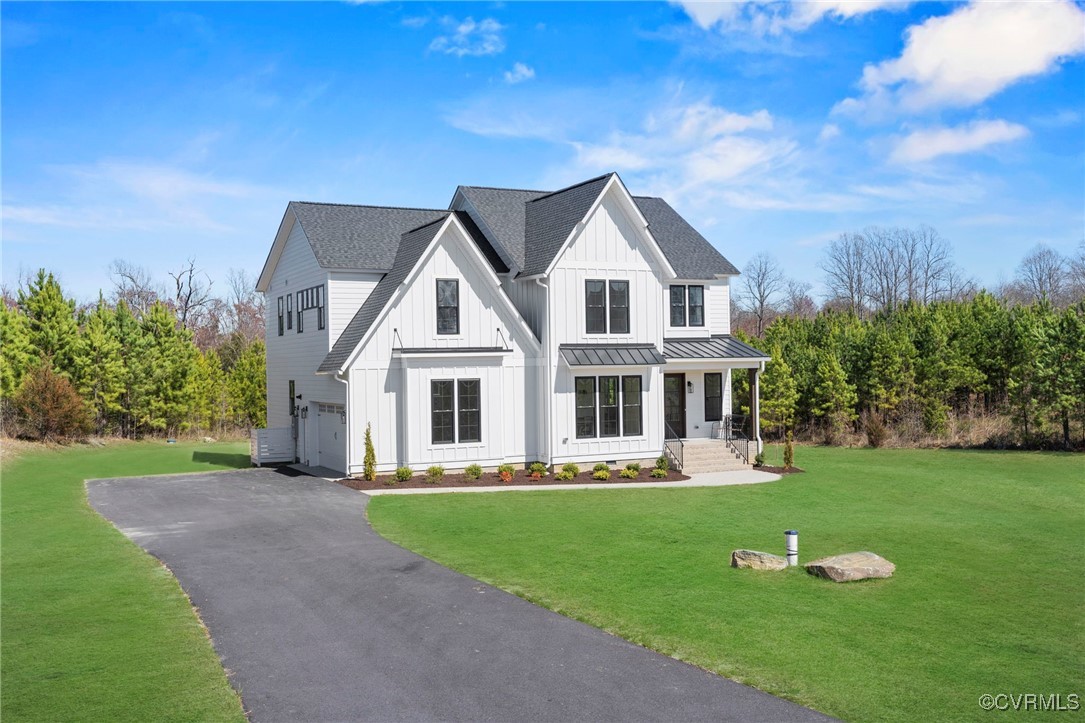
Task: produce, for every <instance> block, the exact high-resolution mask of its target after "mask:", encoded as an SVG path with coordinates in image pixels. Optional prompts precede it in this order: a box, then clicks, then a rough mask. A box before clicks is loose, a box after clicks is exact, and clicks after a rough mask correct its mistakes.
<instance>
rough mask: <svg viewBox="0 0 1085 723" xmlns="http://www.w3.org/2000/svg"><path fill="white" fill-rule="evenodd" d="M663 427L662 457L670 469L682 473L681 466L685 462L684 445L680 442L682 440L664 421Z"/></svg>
mask: <svg viewBox="0 0 1085 723" xmlns="http://www.w3.org/2000/svg"><path fill="white" fill-rule="evenodd" d="M663 426H664V427H665V430H664V438H663V456H664V457H666V458H667V461H669V462H670V464H671V467H673V468H674V469H675V471H676V472H681V471H682V464H683V463H684V461H685V455H686V445H685V442H683V441H682V438H681V437H679V436H678V434H677V433H676V432H675V431H674V430H673V429H672V428H671V425H670V423H669V422H666V421H664V422H663Z"/></svg>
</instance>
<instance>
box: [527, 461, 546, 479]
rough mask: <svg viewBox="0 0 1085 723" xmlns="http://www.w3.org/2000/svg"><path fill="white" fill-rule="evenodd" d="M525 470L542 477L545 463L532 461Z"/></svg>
mask: <svg viewBox="0 0 1085 723" xmlns="http://www.w3.org/2000/svg"><path fill="white" fill-rule="evenodd" d="M527 471H528V472H530V473H531V474H533V475H536V474H537V475H539V476H540V477H543V476H545V475H546V471H547V470H546V465H545V464H543V463H542V462H532V463H531V466H530V467H528V468H527Z"/></svg>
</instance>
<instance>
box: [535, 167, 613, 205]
mask: <svg viewBox="0 0 1085 723" xmlns="http://www.w3.org/2000/svg"><path fill="white" fill-rule="evenodd" d="M617 175H618V174H617V173H615V172H614V171H611V172H609V173H604V174H603V175H601V176H596V177H595V178H589V179H588V180H586V181H580V182H579V183H574V184H573V185H571V186H566V187H565V188H559V189H558V190H556V191H551V192H550V193H544V194H543V195H541V196H538V197H537V198H533V199H531V200H530V201H527V203H535V202H536V201H543V200H545V199H547V198H550V197H551V196H557V195H558V194H560V193H566V192H567V191H572V190H575V189H577V188H580V187H581V186H587V185H589V184H591V183H596V182H597V181H602V180H604V179H606V180H608V181H609V180H610V177H611V176H617Z"/></svg>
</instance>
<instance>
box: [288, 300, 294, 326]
mask: <svg viewBox="0 0 1085 723" xmlns="http://www.w3.org/2000/svg"><path fill="white" fill-rule="evenodd" d="M286 328H287V329H293V328H294V295H293V294H287V295H286Z"/></svg>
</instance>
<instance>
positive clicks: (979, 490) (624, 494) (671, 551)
mask: <svg viewBox="0 0 1085 723" xmlns="http://www.w3.org/2000/svg"><path fill="white" fill-rule="evenodd" d="M796 458H797V464H799V465H800V466H802V467H804V468H806V469H808V470H809V471H808V472H807V473H806V474H803V475H795V476H792V477H788V478H785V479H784V480H782V481H779V482H774V483H771V484H765V485H752V486H744V487H726V488H706V489H691V490H682V489H676V490H647V489H645V490H604V491H587V490H585V491H574V492H553V491H552V492H522V493H516V492H504V493H496V494H461V495H412V496H383V497H376V498H374V500H373V501H372V502H371V503H370V505H369V518H370V520H371V522H372V523H373V525H374V526H375V527H376V528H377V530H378V531H380V532H381V533H382V534H383V535H385V536H386V537H388V538H390V539H392V540H394V541H396V542H398V543H400V544H402V545H404V546H406V547H409V548H410V549H412V550H416V551H418V552H420V553H421V554H423V555H426V556H427V557H430V558H432V559H434V560H437V561H438V562H441V563H443V564H445V565H448V566H449V567H452V568H454V569H456V570H460V571H462V572H464V573H466V574H468V575H471V576H473V577H476V578H479V579H481V580H484V581H486V582H490V583H493V584H495V585H497V586H499V587H502V588H504V589H506V590H509V591H511V592H514V593H516V594H517V595H520V596H522V597H524V598H527V599H528V600H532V601H534V602H537V603H540V604H542V605H545V606H547V607H549V608H551V609H554V610H557V611H559V612H561V613H563V614H565V615H568V616H571V617H574V618H577V619H580V620H583V621H585V622H588V623H590V624H592V625H596V626H598V627H601V628H604V629H606V630H609V631H611V632H613V633H615V634H617V635H620V636H622V637H624V638H627V639H628V640H632V641H634V642H637V643H640V644H643V645H646V646H648V647H650V648H654V649H656V650H659V651H662V652H664V653H666V654H668V655H672V656H675V657H677V658H680V659H682V660H686V661H689V662H691V663H694V664H696V665H699V666H702V667H704V668H707V669H710V670H713V671H716V672H718V673H721V674H723V675H725V676H727V677H730V678H734V679H736V680H740V681H742V682H745V683H749V684H752V685H755V686H757V687H759V688H761V689H763V690H766V691H769V692H771V693H775V694H777V695H781V696H784V697H786V698H790V699H792V700H795V701H798V702H800V703H803V704H806V705H809V706H812V707H814V708H817V709H818V710H822V711H824V712H826V713H830V714H832V715H835V716H839V717H842V718H845V719H851V720H864V721H866V720H961V719H976V720H990V719H992V718H1002V717H1007V716H1008V715H1012V711H1011V713H1009V714H999V713H997V712H993V713H988V712H985V711H983V710H982V709H981V708H980V707H979V705H978V699H979V697H980V695H982V694H984V693H990V694H992V695H997V694H1000V693H1006V694H1020V693H1036V694H1050V693H1058V694H1062V696H1063V702H1064V704H1065V703H1066V696H1067V695H1068V694H1071V693H1076V694H1079V695H1081V696H1082V698H1083V699H1085V534H1083V533H1085V457H1082V456H1081V455H1077V456H1070V455H1059V454H1042V453H1019V452H1013V453H999V452H971V451H948V450H945V451H930V450H869V449H862V450H860V449H856V450H840V449H825V448H799V449H798V450H797V454H796ZM789 527H796V528H798V529H799V530H800V557H801V559H802V560H803V561H807V560H811V559H814V558H815V557H819V556H823V555H829V554H835V553H841V552H847V551H853V550H873V551H875V552H877V553H879V554H881V555H883V556H884V557H886V558H888V559H889V560H891V561H893V562H895V563H896V565H897V572H896V575H895V577H893V578H892V579H889V580H879V581H869V582H861V583H851V584H844V585H839V584H835V583H831V582H828V581H824V580H820V579H816V578H813V577H811V576H809V575H807V574H805V573H804V572H803V571H802V569H801V568H799V569H792V570H788V571H785V572H758V571H752V570H735V569H732V568H730V567H729V566H728V563H729V553H730V551H731V550H732V549H734V548H738V547H748V548H754V549H760V550H768V551H775V552H777V553H779V554H782V553H783V542H784V541H783V531H784V530H785V529H787V528H789ZM1083 704H1085V700H1083ZM1032 715H1033V716H1035V715H1042V714H1036V713H1033V714H1032ZM1062 715H1063V716H1065V715H1066V714H1065V713H1063V714H1062ZM1030 719H1031V717H1030Z"/></svg>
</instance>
